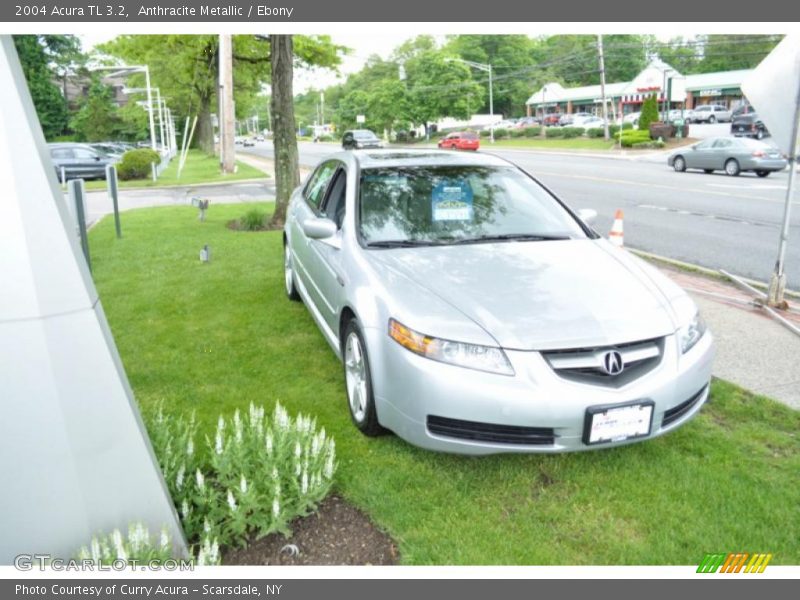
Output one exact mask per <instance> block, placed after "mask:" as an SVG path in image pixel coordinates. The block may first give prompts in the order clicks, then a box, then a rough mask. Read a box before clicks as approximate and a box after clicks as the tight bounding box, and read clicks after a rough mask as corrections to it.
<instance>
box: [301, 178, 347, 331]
mask: <svg viewBox="0 0 800 600" xmlns="http://www.w3.org/2000/svg"><path fill="white" fill-rule="evenodd" d="M347 191H348V185H347V169H346V167H345V166H344V165H341V164H340V165H339V167H338V168H337V170H336V172H335V173H334V175H333V177H332V178H331V183H330V185H328V188H327V191H326V192H325V198H324V199H323V201H322V204H321V205H320V211H319V215H320V216H321V217H325V218H328V219H330V220H331V221H333V222H334V223H336V234H335V235H334V236H333V237H331V238H328V239H324V240H309V241H308V245H309V249H310V252H309V262H310V266H309V271H311V272H313V273H314V282H315V283H316V288H317V290H316V291H317V293H318V294H319V298H320V303H319V305H318V307H317V308H318V309H319V312H320V313H321V314H322V317H323V318H324V319H325V322H326V323H327V325H328V327H330V328H331V331H334V332H336V330H337V328H338V320H339V311H340V309H341V307H342V302H343V301H344V285H345V274H344V269H343V267H342V228H343V226H344V222H345V210H346V206H347Z"/></svg>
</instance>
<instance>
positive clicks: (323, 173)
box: [305, 160, 339, 209]
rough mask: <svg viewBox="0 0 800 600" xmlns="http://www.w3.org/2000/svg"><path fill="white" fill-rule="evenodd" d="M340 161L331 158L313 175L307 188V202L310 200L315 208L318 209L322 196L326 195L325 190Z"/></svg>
mask: <svg viewBox="0 0 800 600" xmlns="http://www.w3.org/2000/svg"><path fill="white" fill-rule="evenodd" d="M338 166H339V163H338V162H337V161H335V160H329V161H328V162H326V163H323V164H321V165H320V166H319V167H318V168H317V170H316V172H315V173H314V174H313V175H312V176H311V179H309V181H308V185H307V186H306V190H305V198H306V202H308V203H309V204H310V205H311V206H312V207H313V208H314V209H318V208H319V205H320V203H321V202H322V198H323V197H324V195H325V190H326V189H328V184H329V183H330V181H331V177H333V174H334V173H335V172H336V168H337V167H338Z"/></svg>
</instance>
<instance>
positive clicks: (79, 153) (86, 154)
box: [72, 148, 98, 159]
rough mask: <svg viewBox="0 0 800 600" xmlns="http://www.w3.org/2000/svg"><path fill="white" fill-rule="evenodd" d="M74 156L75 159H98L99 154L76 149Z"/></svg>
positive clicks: (84, 149)
mask: <svg viewBox="0 0 800 600" xmlns="http://www.w3.org/2000/svg"><path fill="white" fill-rule="evenodd" d="M72 152H73V154H74V156H75V158H89V159H93V158H97V156H98V155H97V153H96V152H95V151H94V150H89V149H88V148H75V149H73V151H72Z"/></svg>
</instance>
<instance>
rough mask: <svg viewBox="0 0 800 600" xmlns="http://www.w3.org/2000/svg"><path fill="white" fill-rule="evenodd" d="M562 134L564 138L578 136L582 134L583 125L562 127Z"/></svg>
mask: <svg viewBox="0 0 800 600" xmlns="http://www.w3.org/2000/svg"><path fill="white" fill-rule="evenodd" d="M561 131H562V135H563V137H564V138H566V139H571V138H576V137H580V136H582V135H583V134H584V129H583V127H562V128H561Z"/></svg>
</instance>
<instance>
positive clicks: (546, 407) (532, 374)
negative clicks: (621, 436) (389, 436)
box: [365, 329, 714, 454]
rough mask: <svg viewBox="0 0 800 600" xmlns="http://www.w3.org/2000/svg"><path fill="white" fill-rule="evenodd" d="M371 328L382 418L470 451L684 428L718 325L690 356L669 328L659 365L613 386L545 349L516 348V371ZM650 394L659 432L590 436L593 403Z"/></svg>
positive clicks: (561, 446)
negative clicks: (567, 373) (557, 364)
mask: <svg viewBox="0 0 800 600" xmlns="http://www.w3.org/2000/svg"><path fill="white" fill-rule="evenodd" d="M365 333H366V336H367V345H368V350H369V352H370V363H371V369H372V379H373V390H374V394H375V402H376V409H377V412H378V419H379V421H380V423H381V425H383V426H384V427H386V428H388V429H391V430H392V431H394V432H395V433H396V434H397V435H398V436H400V437H401V438H403V439H405V440H406V441H408V442H410V443H412V444H414V445H416V446H420V447H423V448H428V449H431V450H439V451H445V452H454V453H460V454H493V453H500V452H526V453H527V452H542V453H555V452H567V451H578V450H590V449H596V448H608V447H611V446H618V445H622V444H628V443H632V442H635V441H642V440H645V439H651V438H654V437H657V436H659V435H662V434H664V433H667V432H668V431H671V430H673V429H675V428H677V427H680V426H681V425H682V424H683V423H685V422H686V421H688V420H689V419H691V418H692V417H693V416H694V415H695V414H696V413H697V412H698V410H699V409H700V407H701V406H702V405H703V403H705V401H706V400H707V398H708V389H709V388H708V386H709V381H710V378H711V362H712V358H713V355H714V346H713V338H712V335H711V333H710V332H708V331H707V332H706V333H705V335H704V336H703V337H702V338H701V339H700V341H699V342H698V343H697V345H696V346H695V347H694V348H692V349H691V350H690V351H689V352H687V353H686V354H685V355H680V351H679V349H678V345H677V341H676V339H675V336H668V337H667V338H666V339H665V343H664V353H663V356H662V359H661V361H660V363H659V364H658V366H656V367H655V368H653V369H652V370H651V371H650V372H648V373H646V374H645V375H643V376H642V377H640V378H638V379H636V380H634V381H632V382H631V383H629V384H627V385H625V386H623V387H620V388H613V387H606V386H603V385H596V384H591V385H590V384H587V383H579V382H575V381H568V380H566V379H564V378H562V377H560V376H559V375H557V374H556V373H555V372H554V371H553V369H552V368H551V367H550V365H549V364H548V363H547V361H546V360H545V359H544V357H543V356H542V355H541V354H540V353H538V352H524V351H506V354H507V356H508V358H509V360H510V361H511V363H512V365H513V367H514V371H515V373H516V374H515V375H514V376H511V377H509V376H503V375H494V374H491V373H482V372H479V371H474V370H470V369H465V368H461V367H456V366H452V365H448V364H443V363H439V362H436V361H433V360H430V359H427V358H422V357H420V356H418V355H416V354H413V353H411V352H409V351H408V350H406V349H405V348H403V347H401V346H400V345H399V344H397V343H395V342H394V341H393V340H391V339H390V338H389V337H388V336H387V335H386V331H385V330H383V329H381V330H378V329H369V330H367V331H366V332H365ZM640 400H641V401H652V402H653V404H654V408H653V417H652V425H651V429H650V433H649V435H647V436H645V437H639V438H635V439H628V440H623V441H619V442H608V443H603V444H593V445H587V444H585V443H584V442H583V433H584V425H585V420H586V412H587V409H588V408H589V407H594V406H598V405H617V404H625V403H629V402H631V401H640ZM689 400H691V401H692V402H687V401H689ZM665 414H666V415H667V416H668V419H667V420H668V421H669V422H668V423H665ZM431 417H434V418H433V419H432V420H431V419H430V418H431ZM441 421H445V422H446V423H447V424H450V423H456V424H458V423H459V422H468V423H471V424H474V425H480V426H488V427H486V428H488V429H491V430H493V431H497V430H498V429H499V430H500V431H506V430H509V429H510V430H514V431H517V430H518V428H525V429H524V431H525V432H528V433H529V432H531V431H532V432H533V433H534V437H535V435H536V432H537V431H538V430H542V431H549V430H552V434H553V435H552V439H549V440H548V439H546V436H545V438H539V441H537V442H535V443H530V444H528V443H525V442H524V441H523V442H515V443H507V442H502V443H498V442H496V441H487V440H486V438H483V439H480V440H478V441H476V440H474V439H463V437H453V436H452V435H444V434H442V433H441V431H443V430H446V427H445V428H443V427H441V426H440V424H441ZM431 429H433V430H434V432H432V431H431ZM519 431H523V430H522V429H519ZM542 440H544V442H545V443H543V442H542Z"/></svg>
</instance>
